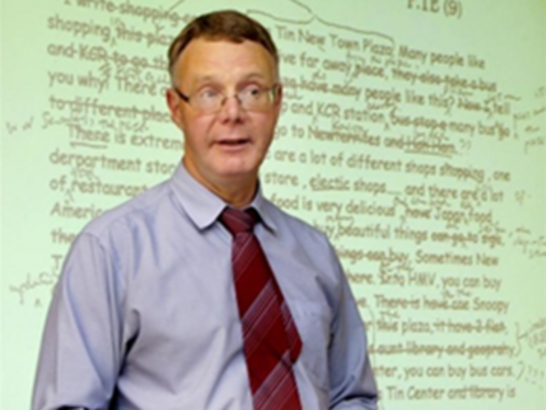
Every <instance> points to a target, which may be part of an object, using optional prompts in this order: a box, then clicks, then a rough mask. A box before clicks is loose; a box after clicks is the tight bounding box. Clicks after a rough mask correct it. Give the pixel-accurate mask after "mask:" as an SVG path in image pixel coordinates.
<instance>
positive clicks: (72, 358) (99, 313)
mask: <svg viewBox="0 0 546 410" xmlns="http://www.w3.org/2000/svg"><path fill="white" fill-rule="evenodd" d="M113 265H114V264H113V262H112V260H111V258H110V257H109V255H108V254H107V252H106V251H105V248H104V247H103V246H102V245H101V244H100V243H99V240H98V239H97V238H96V237H95V236H92V235H90V234H82V235H80V236H79V237H78V238H77V239H76V241H75V242H74V244H73V246H72V248H71V250H70V252H69V254H68V256H67V258H66V260H65V263H64V266H63V270H62V273H61V276H60V278H59V281H58V283H57V285H56V287H55V290H54V293H53V300H52V302H51V305H50V309H49V312H48V317H47V320H46V325H45V330H44V334H43V340H42V346H41V351H40V356H39V360H38V369H37V373H36V378H35V384H34V392H33V399H32V410H55V409H89V410H91V409H93V410H102V409H107V408H108V403H109V401H110V399H111V397H112V394H113V391H114V387H115V382H116V378H117V374H118V372H119V367H120V363H121V356H122V352H121V334H122V319H121V318H122V315H121V312H120V310H121V308H120V305H121V304H120V295H121V283H120V279H119V278H117V277H116V276H115V275H114V273H115V267H114V266H113Z"/></svg>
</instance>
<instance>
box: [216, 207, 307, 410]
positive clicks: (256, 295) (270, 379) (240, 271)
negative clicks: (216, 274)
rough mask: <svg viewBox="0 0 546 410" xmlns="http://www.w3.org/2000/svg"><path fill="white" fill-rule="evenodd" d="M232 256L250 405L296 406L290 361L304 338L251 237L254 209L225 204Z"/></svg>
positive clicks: (278, 409)
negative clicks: (249, 391)
mask: <svg viewBox="0 0 546 410" xmlns="http://www.w3.org/2000/svg"><path fill="white" fill-rule="evenodd" d="M220 220H221V221H222V223H223V224H224V225H225V226H226V228H227V229H228V230H229V231H230V232H231V234H232V235H233V242H232V253H231V261H232V268H233V278H234V283H235V292H236V295H237V305H238V309H239V316H240V318H241V324H242V331H243V349H244V353H245V358H246V366H247V370H248V376H249V382H250V388H251V391H252V401H253V403H254V410H300V409H301V403H300V399H299V396H298V389H297V386H296V381H295V378H294V374H293V372H292V366H293V364H294V363H295V362H296V360H297V358H298V356H299V354H300V351H301V348H302V343H301V339H300V336H299V334H298V330H297V329H296V326H295V324H294V321H293V319H292V315H291V313H290V310H289V309H288V305H287V304H286V302H285V301H284V298H283V295H282V292H281V290H280V288H279V286H278V284H277V281H276V280H275V276H274V274H273V272H272V270H271V267H270V266H269V263H268V261H267V258H266V256H265V254H264V252H263V250H262V247H261V246H260V243H259V242H258V239H257V238H256V236H254V233H253V229H254V225H255V224H256V222H258V220H259V216H258V214H257V212H256V211H255V210H254V209H249V210H247V211H240V210H236V209H233V208H226V209H225V210H224V212H223V213H222V215H221V217H220Z"/></svg>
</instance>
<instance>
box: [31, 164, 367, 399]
mask: <svg viewBox="0 0 546 410" xmlns="http://www.w3.org/2000/svg"><path fill="white" fill-rule="evenodd" d="M225 206H226V204H225V203H224V202H223V201H222V200H221V199H220V198H218V197H217V196H215V195H214V194H212V193H211V192H210V191H208V190H207V189H206V188H204V187H203V186H202V185H200V184H199V183H198V182H197V181H195V180H194V179H193V178H192V177H191V176H190V175H189V174H188V173H187V171H186V170H185V169H184V167H183V166H179V167H178V169H177V170H176V171H175V173H174V175H173V176H172V178H171V179H170V180H168V181H166V182H164V183H162V184H160V185H158V186H156V187H154V188H152V189H150V190H148V191H146V192H144V193H143V194H141V195H139V196H137V197H135V198H134V199H132V200H131V201H129V202H127V203H126V204H124V205H121V206H120V207H118V208H115V209H113V210H111V211H109V212H106V213H105V214H103V215H101V216H100V217H99V218H97V219H96V220H94V221H92V222H91V223H90V224H89V225H88V226H87V227H86V228H85V229H84V230H83V232H82V233H81V234H80V235H79V236H78V237H77V239H76V240H75V241H74V243H73V245H72V248H71V250H70V252H69V254H68V256H67V259H66V261H65V264H64V267H63V272H62V275H61V277H60V280H59V283H58V284H57V286H56V289H55V293H54V296H53V300H52V304H51V307H50V311H49V314H48V318H47V322H46V326H45V332H44V338H43V342H42V349H41V352H40V359H39V364H38V371H37V375H36V381H35V386H34V396H33V404H32V408H33V410H53V409H61V408H63V409H65V408H66V409H93V410H98V409H101V410H106V409H115V410H251V409H252V398H251V393H250V389H249V384H248V376H247V371H246V364H245V358H244V355H243V350H242V346H243V345H242V335H241V325H240V321H239V316H238V311H237V303H236V300H235V290H234V286H233V281H232V275H231V234H230V233H229V232H228V231H227V230H226V228H225V227H224V226H223V225H222V224H221V223H219V222H218V221H217V218H218V216H219V214H220V213H221V212H222V210H223V208H224V207H225ZM251 206H252V207H254V208H255V209H256V210H257V211H258V212H259V214H260V216H261V218H262V223H260V224H258V225H257V226H256V228H255V234H256V236H257V237H258V240H259V241H260V243H261V244H262V247H263V249H264V251H265V253H266V255H267V258H268V260H269V262H270V264H271V267H272V269H273V271H274V272H275V276H276V277H277V281H278V283H279V286H280V288H281V290H282V292H283V294H284V297H285V299H286V302H287V304H288V306H289V308H290V310H291V312H292V315H293V317H294V321H295V323H296V326H297V328H298V330H299V333H300V335H301V338H302V341H303V349H302V353H301V355H300V357H299V359H298V361H297V362H296V364H295V367H294V373H295V378H296V382H297V386H298V390H299V394H300V398H301V402H302V405H303V409H304V410H323V409H366V410H372V409H376V400H377V389H376V385H375V381H374V378H373V374H372V371H371V368H370V362H369V358H368V354H367V347H366V334H365V331H364V326H363V324H362V321H361V319H360V316H359V313H358V310H357V307H356V304H355V302H354V299H353V297H352V295H351V292H350V290H349V287H348V283H347V281H346V279H345V276H344V274H343V272H342V270H341V267H340V264H339V262H338V259H337V257H336V256H335V254H334V251H333V248H332V247H331V245H330V244H329V242H328V240H327V239H326V237H325V235H323V234H322V233H320V232H318V231H317V230H315V229H314V228H312V227H310V226H309V225H307V224H305V223H304V222H302V221H300V220H298V219H296V218H294V217H291V216H289V215H287V214H286V213H284V212H283V211H281V210H280V209H279V208H277V207H276V206H275V205H273V204H272V203H271V202H269V201H267V200H266V199H265V198H264V197H263V196H262V193H261V191H259V192H258V193H257V195H256V197H255V199H254V201H253V202H252V204H251Z"/></svg>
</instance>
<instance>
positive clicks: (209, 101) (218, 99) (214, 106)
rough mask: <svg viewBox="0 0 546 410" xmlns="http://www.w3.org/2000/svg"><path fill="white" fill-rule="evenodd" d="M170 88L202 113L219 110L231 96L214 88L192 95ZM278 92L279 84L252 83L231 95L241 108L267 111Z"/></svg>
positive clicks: (174, 87)
mask: <svg viewBox="0 0 546 410" xmlns="http://www.w3.org/2000/svg"><path fill="white" fill-rule="evenodd" d="M172 88H173V90H174V91H175V92H176V94H178V96H179V97H180V98H181V99H182V100H183V101H185V102H186V103H188V104H189V105H191V106H192V107H193V108H195V109H196V110H198V111H201V112H202V113H204V114H212V113H215V112H218V111H220V110H221V109H222V107H223V106H224V104H225V103H226V100H227V99H228V98H230V97H232V96H227V95H225V94H224V93H222V92H221V91H218V90H217V89H215V88H204V89H202V90H201V91H198V92H197V93H195V94H192V95H185V94H183V93H182V92H181V91H180V90H179V89H178V88H177V87H176V86H173V87H172ZM278 92H279V84H274V85H273V86H272V87H269V88H267V87H261V86H259V85H255V84H253V85H249V86H247V87H245V88H243V89H242V90H241V91H239V92H237V93H236V94H234V95H233V97H235V98H236V99H237V101H238V102H239V104H240V106H241V108H242V109H244V110H246V111H267V110H268V109H269V108H271V106H272V105H273V102H274V101H275V99H276V97H277V95H278Z"/></svg>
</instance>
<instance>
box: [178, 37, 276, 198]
mask: <svg viewBox="0 0 546 410" xmlns="http://www.w3.org/2000/svg"><path fill="white" fill-rule="evenodd" d="M277 76H278V74H277V70H276V66H275V62H274V60H273V57H272V56H271V55H270V54H269V52H268V51H267V50H266V49H265V48H264V47H263V46H261V45H260V44H258V43H254V42H251V41H244V42H242V43H239V44H237V43H232V42H229V41H210V40H205V39H196V40H192V41H191V42H190V43H189V44H188V46H187V47H186V48H185V49H184V51H183V52H182V54H181V55H180V57H179V59H178V61H177V64H176V65H175V68H174V82H175V85H176V86H177V87H178V89H179V90H180V91H181V92H182V93H183V94H184V95H186V96H189V97H190V100H191V98H192V96H195V95H197V94H198V93H208V92H209V91H208V90H212V91H213V92H221V93H223V94H224V95H225V96H227V97H228V98H227V99H226V100H225V101H224V105H223V106H222V107H221V108H220V110H219V111H217V112H214V113H204V112H203V111H202V110H199V109H196V108H195V107H193V106H192V105H191V104H188V103H187V102H185V101H183V100H182V99H181V98H180V97H179V96H178V95H177V94H176V93H175V92H174V91H173V90H168V92H167V102H168V105H169V108H170V111H171V116H172V118H173V120H174V121H175V123H176V124H177V125H178V126H179V127H180V129H181V130H182V131H183V133H184V150H185V155H184V164H185V166H186V168H187V170H188V172H189V173H190V174H191V175H192V176H193V177H194V178H196V179H197V180H198V181H199V182H201V183H202V184H203V185H205V186H206V187H208V188H209V189H212V190H213V191H218V190H220V191H221V190H222V189H224V188H226V187H237V186H238V185H240V186H244V184H247V185H248V184H254V183H255V181H256V178H257V175H258V168H259V166H260V164H261V163H262V160H263V159H264V157H265V154H266V152H267V149H268V147H269V144H270V143H271V140H272V138H273V134H274V130H275V125H276V122H277V118H278V115H279V111H280V107H281V91H280V88H279V92H278V94H277V96H276V98H275V100H274V101H273V102H272V103H271V104H270V106H268V107H267V108H266V109H262V110H259V111H250V110H245V109H244V108H243V107H241V105H240V103H239V101H238V100H237V98H234V97H233V96H234V95H235V94H237V93H238V92H241V91H242V90H244V89H248V88H247V87H252V86H255V85H256V86H259V87H263V88H266V89H269V88H271V87H272V86H273V85H274V84H276V83H277V82H278V78H277ZM241 184H242V185H241Z"/></svg>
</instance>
